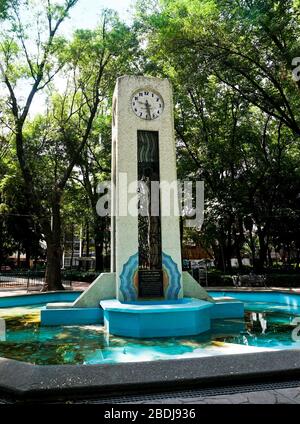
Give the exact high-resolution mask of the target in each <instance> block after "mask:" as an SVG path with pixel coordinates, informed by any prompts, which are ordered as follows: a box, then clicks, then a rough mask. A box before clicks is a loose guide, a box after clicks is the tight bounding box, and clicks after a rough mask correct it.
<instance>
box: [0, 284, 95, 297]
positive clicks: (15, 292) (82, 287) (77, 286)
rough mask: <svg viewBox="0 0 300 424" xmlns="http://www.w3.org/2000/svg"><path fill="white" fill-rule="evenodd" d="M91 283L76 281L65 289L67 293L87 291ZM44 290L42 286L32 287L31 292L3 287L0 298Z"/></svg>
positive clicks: (24, 289)
mask: <svg viewBox="0 0 300 424" xmlns="http://www.w3.org/2000/svg"><path fill="white" fill-rule="evenodd" d="M89 285H90V283H85V282H80V281H74V282H72V286H69V285H65V286H64V287H65V289H66V290H67V291H69V290H75V291H77V290H81V291H83V290H85V289H86V288H87V287H88V286H89ZM41 288H42V285H41V286H40V287H39V286H37V287H31V288H30V290H29V291H27V289H26V288H25V287H13V288H12V287H1V288H0V297H6V296H18V295H20V294H34V293H39V292H40V290H41Z"/></svg>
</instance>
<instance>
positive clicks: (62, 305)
mask: <svg viewBox="0 0 300 424" xmlns="http://www.w3.org/2000/svg"><path fill="white" fill-rule="evenodd" d="M68 308H73V302H65V303H63V302H60V303H47V306H46V309H68Z"/></svg>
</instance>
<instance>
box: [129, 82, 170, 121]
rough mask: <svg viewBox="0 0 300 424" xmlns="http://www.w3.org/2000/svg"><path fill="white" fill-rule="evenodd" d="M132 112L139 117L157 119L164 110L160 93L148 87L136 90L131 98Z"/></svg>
mask: <svg viewBox="0 0 300 424" xmlns="http://www.w3.org/2000/svg"><path fill="white" fill-rule="evenodd" d="M131 107H132V110H133V112H134V113H135V114H136V116H138V117H139V118H141V119H146V120H148V121H150V120H152V119H157V118H159V117H160V116H161V114H162V113H163V110H164V101H163V98H162V96H161V95H160V94H158V93H155V92H154V91H150V90H148V89H140V90H138V91H136V92H135V93H134V94H133V96H132V99H131Z"/></svg>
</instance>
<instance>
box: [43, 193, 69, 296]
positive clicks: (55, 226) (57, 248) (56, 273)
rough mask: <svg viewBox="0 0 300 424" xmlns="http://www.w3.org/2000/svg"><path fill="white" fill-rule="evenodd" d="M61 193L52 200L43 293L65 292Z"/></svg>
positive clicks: (55, 194)
mask: <svg viewBox="0 0 300 424" xmlns="http://www.w3.org/2000/svg"><path fill="white" fill-rule="evenodd" d="M60 201H61V196H60V193H58V192H55V193H54V195H53V198H52V229H51V231H50V232H49V233H48V234H47V235H46V242H47V267H46V277H45V284H44V287H43V290H42V291H55V290H64V287H63V285H62V282H61V258H62V246H61V217H60Z"/></svg>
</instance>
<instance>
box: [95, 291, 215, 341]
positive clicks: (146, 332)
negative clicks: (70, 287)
mask: <svg viewBox="0 0 300 424" xmlns="http://www.w3.org/2000/svg"><path fill="white" fill-rule="evenodd" d="M100 305H101V307H102V309H103V310H104V323H105V327H106V330H107V331H108V332H109V333H110V334H114V335H116V336H125V337H139V338H148V337H173V336H174V337H175V336H176V337H180V336H191V335H197V334H201V333H204V332H206V331H208V330H209V329H210V309H211V308H212V307H213V304H212V303H209V302H205V301H203V300H199V299H189V298H184V299H180V300H177V301H163V302H137V303H121V302H120V301H119V300H116V299H111V300H103V301H101V302H100Z"/></svg>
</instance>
